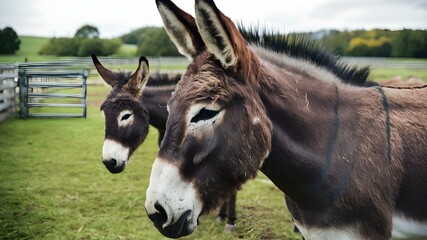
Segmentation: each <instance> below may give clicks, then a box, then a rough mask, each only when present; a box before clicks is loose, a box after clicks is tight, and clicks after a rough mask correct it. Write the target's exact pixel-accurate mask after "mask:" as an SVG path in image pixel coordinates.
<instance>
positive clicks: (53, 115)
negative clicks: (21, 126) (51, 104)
mask: <svg viewBox="0 0 427 240" xmlns="http://www.w3.org/2000/svg"><path fill="white" fill-rule="evenodd" d="M28 116H29V117H40V118H44V117H46V118H57V117H63V118H81V117H83V116H82V114H72V113H30V114H28Z"/></svg>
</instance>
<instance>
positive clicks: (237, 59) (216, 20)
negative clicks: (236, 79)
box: [195, 0, 251, 68]
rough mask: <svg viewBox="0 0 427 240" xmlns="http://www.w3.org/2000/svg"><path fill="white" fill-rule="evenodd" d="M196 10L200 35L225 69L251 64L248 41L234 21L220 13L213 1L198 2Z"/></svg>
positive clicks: (198, 0)
mask: <svg viewBox="0 0 427 240" xmlns="http://www.w3.org/2000/svg"><path fill="white" fill-rule="evenodd" d="M195 10H196V22H197V26H198V28H199V31H200V35H201V36H202V39H203V40H204V42H205V43H206V45H207V47H208V50H209V51H210V52H211V53H213V54H214V55H215V56H216V57H217V58H218V59H219V60H220V61H221V63H222V65H223V67H224V68H229V67H236V66H237V65H238V64H239V63H249V62H250V56H251V54H250V51H249V49H248V47H247V45H246V40H245V39H244V38H243V36H242V35H241V34H240V32H239V30H238V29H237V27H236V26H235V25H234V23H233V21H231V19H230V18H228V17H226V16H225V15H224V14H223V13H222V12H221V11H219V9H218V8H217V7H216V5H215V3H214V2H213V1H212V0H196V5H195ZM240 66H241V65H240ZM241 67H244V66H241Z"/></svg>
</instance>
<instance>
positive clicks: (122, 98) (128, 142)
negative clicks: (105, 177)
mask: <svg viewBox="0 0 427 240" xmlns="http://www.w3.org/2000/svg"><path fill="white" fill-rule="evenodd" d="M92 60H93V63H94V65H95V68H96V70H97V71H98V73H99V75H100V76H101V77H102V79H104V81H105V82H106V83H107V84H109V85H110V86H111V87H112V89H111V92H110V93H109V94H108V96H107V97H106V99H105V100H104V102H103V104H102V105H101V111H102V113H103V115H104V117H105V139H104V146H103V148H102V162H103V163H104V165H105V167H106V168H107V169H108V170H109V171H110V172H111V173H120V172H122V171H123V170H124V169H125V167H126V165H127V163H128V161H129V158H130V157H131V156H132V153H133V152H134V151H135V149H136V148H137V147H138V146H139V145H141V144H142V143H143V142H144V140H145V138H146V136H147V133H148V129H149V125H152V126H153V127H155V128H157V130H158V131H159V138H158V144H159V145H160V142H161V141H162V139H163V136H164V133H165V128H166V120H167V117H168V112H167V110H166V105H167V101H168V100H169V98H170V97H171V94H172V92H173V90H174V89H175V84H176V83H177V82H178V80H179V79H180V78H181V75H180V74H178V75H175V76H168V75H167V74H153V75H152V76H150V78H149V79H148V80H147V79H146V78H147V76H148V62H147V60H146V59H145V58H143V57H142V58H141V59H140V61H139V66H138V69H137V70H136V72H135V73H134V74H133V75H132V74H131V73H125V72H112V71H111V70H109V69H107V68H105V67H104V66H103V65H102V64H101V63H100V61H99V60H98V58H97V57H96V55H95V54H92ZM144 69H145V70H144ZM150 84H152V85H161V86H150ZM146 85H147V86H146ZM218 219H219V220H221V221H223V220H225V219H227V223H226V225H225V227H224V231H226V232H229V231H233V230H234V229H235V225H236V194H235V193H234V194H230V198H229V199H228V201H226V202H224V204H222V206H221V208H220V211H219V214H218Z"/></svg>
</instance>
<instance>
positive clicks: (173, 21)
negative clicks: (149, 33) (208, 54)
mask: <svg viewBox="0 0 427 240" xmlns="http://www.w3.org/2000/svg"><path fill="white" fill-rule="evenodd" d="M156 4H157V9H158V10H159V13H160V16H161V17H162V20H163V24H164V26H165V30H166V32H167V33H168V35H169V37H170V38H171V40H172V42H173V43H174V44H175V46H176V47H177V48H178V51H179V52H180V53H181V54H182V55H184V56H186V57H187V58H188V59H190V61H191V60H192V58H193V57H194V56H195V55H196V54H197V53H199V52H201V51H203V50H204V49H205V48H206V46H205V43H204V42H203V40H202V37H201V36H200V33H199V31H198V30H197V25H196V21H195V20H194V18H193V17H192V16H191V15H190V14H188V13H186V12H184V11H183V10H181V9H180V8H178V7H177V6H176V5H175V4H174V3H173V2H171V1H170V0H156Z"/></svg>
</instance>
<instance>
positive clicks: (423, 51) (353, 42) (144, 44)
mask: <svg viewBox="0 0 427 240" xmlns="http://www.w3.org/2000/svg"><path fill="white" fill-rule="evenodd" d="M99 35H100V34H99V31H98V29H97V28H96V27H94V26H91V25H85V26H82V27H81V28H79V29H78V30H77V31H76V33H75V35H74V37H72V38H63V37H61V38H51V39H50V40H49V42H48V43H47V44H46V45H45V46H43V47H42V48H41V49H40V51H39V54H42V55H56V56H89V55H90V53H92V52H94V53H97V54H98V55H102V56H108V55H114V54H117V53H118V50H119V48H120V46H121V45H122V44H123V43H125V44H132V45H136V46H137V51H136V53H135V55H136V56H139V55H146V56H180V54H179V53H178V50H177V49H176V47H175V45H174V44H173V43H172V41H171V40H170V39H169V36H168V35H167V33H166V31H165V30H164V28H162V27H144V28H139V29H136V30H133V31H131V32H130V33H128V34H124V35H122V36H121V37H119V38H114V39H102V38H100V37H99ZM308 35H309V36H311V37H314V38H316V39H317V40H318V41H319V42H320V44H321V45H323V46H324V47H325V48H327V49H329V50H330V51H332V52H334V53H336V54H339V55H342V56H366V57H402V58H427V30H412V29H403V30H396V31H392V30H387V29H372V30H355V31H338V30H328V31H326V34H325V33H324V34H322V37H320V38H319V37H316V33H308ZM0 43H1V44H0V54H1V53H3V54H13V53H15V52H16V51H17V50H19V45H20V41H19V38H18V35H17V34H16V32H15V31H14V30H13V29H12V28H10V27H7V28H5V29H3V30H1V29H0Z"/></svg>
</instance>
